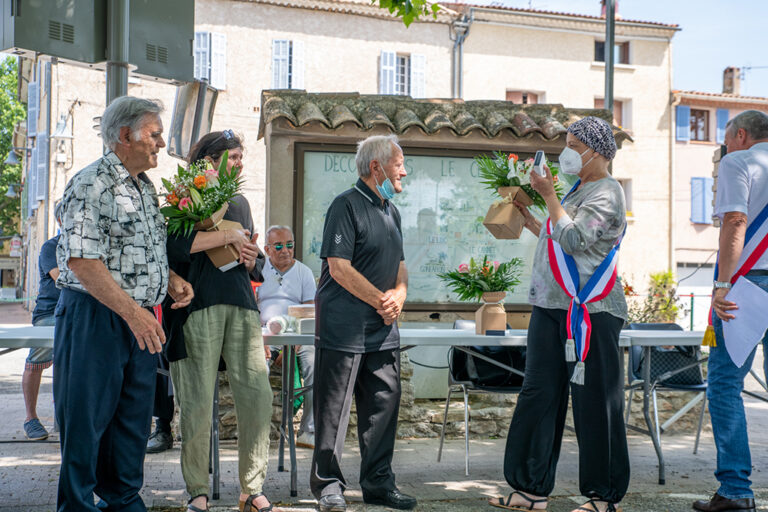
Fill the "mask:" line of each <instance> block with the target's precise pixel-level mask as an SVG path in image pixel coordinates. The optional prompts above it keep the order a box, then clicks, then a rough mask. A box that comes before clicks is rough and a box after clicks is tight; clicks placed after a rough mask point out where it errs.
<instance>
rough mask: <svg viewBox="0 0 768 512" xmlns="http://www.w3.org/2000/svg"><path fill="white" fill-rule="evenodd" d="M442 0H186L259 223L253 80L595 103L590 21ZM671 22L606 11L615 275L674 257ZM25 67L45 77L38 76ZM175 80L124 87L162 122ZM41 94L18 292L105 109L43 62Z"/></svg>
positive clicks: (86, 74) (263, 206)
mask: <svg viewBox="0 0 768 512" xmlns="http://www.w3.org/2000/svg"><path fill="white" fill-rule="evenodd" d="M595 3H596V5H595V10H596V11H597V10H598V9H599V5H598V2H595ZM447 7H448V9H446V10H445V11H444V12H443V13H442V14H440V15H439V16H438V18H437V19H431V18H430V19H428V20H425V21H422V22H417V23H414V24H412V25H411V26H410V27H409V28H406V27H405V26H404V25H403V24H402V21H401V20H399V19H395V18H393V17H391V16H390V15H389V14H388V13H387V12H386V11H384V10H381V9H379V8H377V7H375V6H371V5H370V3H369V2H367V1H364V0H352V1H336V0H322V1H309V0H267V1H264V0H198V1H196V2H195V20H196V37H195V41H194V48H195V56H196V60H195V73H196V76H204V77H205V78H208V79H209V80H210V82H211V83H212V84H213V85H214V86H216V87H217V88H220V92H219V96H218V101H217V105H216V114H215V116H214V121H213V129H214V130H221V129H226V128H231V129H233V130H235V131H236V132H238V133H240V134H242V135H243V137H244V140H245V146H246V153H245V158H244V173H245V177H246V179H245V195H246V197H247V198H248V200H249V202H250V204H251V208H252V211H253V212H254V217H255V218H254V221H255V225H256V226H257V229H258V230H259V231H260V232H261V233H263V232H264V229H265V228H266V227H267V226H268V225H270V224H272V223H274V222H283V219H281V218H277V217H274V216H272V215H271V214H270V209H269V207H268V204H267V203H268V199H267V198H268V197H269V194H270V193H269V191H268V190H267V174H268V173H267V165H268V158H267V155H266V152H265V146H264V144H263V141H260V140H258V127H259V122H260V116H261V112H260V109H261V104H260V100H261V93H262V91H263V90H267V89H284V88H293V89H305V90H307V91H308V92H311V93H338V92H358V93H360V94H405V95H410V96H412V97H414V98H417V97H418V98H451V97H452V96H458V95H459V93H461V96H462V98H463V99H464V100H481V99H491V100H505V99H508V100H510V101H514V102H516V103H534V102H535V103H552V104H560V105H562V106H563V107H565V108H568V109H578V108H590V109H591V108H595V107H601V103H600V101H601V100H602V97H603V88H604V63H603V62H601V54H600V51H601V49H600V45H601V43H602V41H603V36H604V30H605V24H604V19H601V18H599V17H598V16H587V15H563V14H556V13H547V12H541V11H529V10H524V9H503V8H492V9H478V8H473V9H470V8H469V7H466V6H462V5H454V4H450V5H448V6H447ZM676 31H677V28H676V26H671V25H664V24H659V23H652V22H634V21H628V20H620V21H618V22H617V27H616V40H617V54H618V57H617V59H618V60H619V62H618V63H617V65H616V75H615V92H614V96H615V98H616V99H617V100H618V101H617V111H616V114H615V115H614V120H615V124H620V125H621V127H622V128H623V130H624V131H626V132H627V133H629V134H630V135H631V136H632V138H633V139H634V141H633V142H630V141H628V142H625V143H624V145H623V149H621V150H620V151H619V153H618V156H617V158H616V161H615V163H614V166H613V169H614V171H613V172H614V175H615V176H616V178H618V179H619V180H621V181H622V183H623V184H624V185H625V188H626V190H627V194H628V198H627V199H628V209H629V210H631V213H632V220H631V221H630V226H629V231H628V236H627V239H626V242H625V244H624V245H623V247H622V262H621V266H622V269H621V272H622V274H625V275H628V276H629V275H634V276H636V279H637V280H640V279H643V277H642V276H645V275H647V274H648V273H650V272H657V271H660V270H666V269H668V268H674V265H675V254H674V250H673V247H674V244H675V241H674V233H673V232H672V230H671V228H669V226H671V224H672V223H671V220H672V219H673V218H675V213H674V208H675V205H676V202H675V197H674V192H675V187H672V186H671V181H670V180H671V179H672V175H673V173H672V165H671V162H672V157H673V150H674V148H673V147H672V135H671V134H672V132H673V129H674V118H673V116H672V106H671V105H670V101H669V91H670V89H671V83H672V71H671V70H672V43H671V41H672V39H673V37H674V34H675V33H676ZM603 46H604V45H603ZM39 60H40V61H42V62H45V61H47V60H48V59H46V58H45V57H40V59H39ZM31 78H32V79H33V80H34V79H35V78H36V77H35V76H32V77H31ZM37 78H42V82H45V77H44V76H40V77H37ZM43 87H44V86H43ZM175 91H176V87H175V86H174V85H169V84H164V83H159V82H156V81H152V80H147V79H141V78H135V77H134V78H132V79H131V80H130V82H129V86H128V93H129V94H131V95H136V96H142V97H148V98H158V99H160V100H161V101H162V102H163V103H164V104H165V106H166V108H167V109H168V110H167V111H166V113H165V114H164V115H163V121H164V123H165V124H166V128H167V126H168V124H169V123H170V118H171V110H172V108H173V102H174V95H175ZM50 98H51V101H50V105H51V106H50V115H49V116H48V117H49V119H50V121H45V122H44V123H42V126H41V127H39V128H38V132H43V131H46V132H47V133H48V134H51V133H53V132H54V131H56V128H57V122H58V121H59V120H60V119H62V116H63V119H65V120H66V127H67V129H69V128H72V133H73V136H74V138H73V139H58V140H53V141H51V142H50V146H49V151H48V155H49V173H48V176H49V178H48V182H49V184H48V191H47V204H46V201H43V200H38V199H35V201H34V202H36V203H37V204H36V205H34V206H35V207H34V208H28V209H27V212H28V213H31V215H29V216H27V218H26V219H25V220H24V224H25V226H24V227H25V233H26V236H25V254H26V258H25V270H26V272H25V276H26V279H25V296H27V297H31V296H34V295H35V294H36V287H37V279H38V276H37V275H36V267H37V266H36V258H37V252H38V248H39V246H40V245H41V244H42V242H43V241H44V240H45V239H46V238H48V237H50V236H53V235H54V234H55V232H56V226H55V220H54V219H53V203H54V202H55V200H56V199H57V198H59V197H61V194H62V192H63V189H64V185H65V184H66V182H67V181H68V180H69V179H70V178H71V177H72V175H73V174H74V173H75V172H77V170H79V169H81V168H82V167H84V166H85V165H87V164H88V163H90V162H92V161H93V160H95V159H96V158H97V157H98V156H99V155H100V154H101V152H102V147H101V141H100V139H99V138H98V137H97V132H96V131H95V130H94V128H93V127H94V125H97V124H98V119H96V118H98V116H100V115H101V113H102V111H103V109H104V107H105V80H104V73H103V71H100V70H97V69H88V68H84V67H77V66H73V65H71V64H64V63H53V65H52V66H51V73H50ZM457 101H459V100H457ZM414 129H418V128H414ZM30 135H34V134H30ZM28 140H29V144H28V145H32V144H37V142H35V141H36V140H40V137H30V138H29V139H28ZM499 149H503V148H499ZM557 152H558V149H557V148H551V149H548V153H549V155H548V156H549V157H550V158H551V159H555V158H556V156H557ZM178 162H179V161H178V160H176V159H174V158H172V157H170V156H168V155H167V154H163V155H162V156H161V158H160V160H159V167H158V169H155V170H152V171H150V172H149V175H150V177H151V178H152V179H153V180H154V181H155V183H158V184H159V182H160V177H161V176H168V175H169V174H171V173H172V172H173V171H174V169H175V167H176V165H177V163H178ZM294 172H295V170H294ZM278 182H279V180H278ZM27 206H29V205H27ZM649 240H653V241H654V243H653V244H651V243H648V241H649Z"/></svg>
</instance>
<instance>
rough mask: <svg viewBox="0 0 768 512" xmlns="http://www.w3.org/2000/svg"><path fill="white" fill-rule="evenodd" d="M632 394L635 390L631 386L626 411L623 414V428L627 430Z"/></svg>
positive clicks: (633, 394)
mask: <svg viewBox="0 0 768 512" xmlns="http://www.w3.org/2000/svg"><path fill="white" fill-rule="evenodd" d="M634 396H635V390H634V388H633V389H630V390H629V398H628V399H627V411H626V414H624V430H627V425H628V424H629V413H631V412H632V397H634Z"/></svg>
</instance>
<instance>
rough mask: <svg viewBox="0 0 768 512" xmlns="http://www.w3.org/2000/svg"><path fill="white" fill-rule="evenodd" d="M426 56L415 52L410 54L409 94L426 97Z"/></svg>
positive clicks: (415, 96)
mask: <svg viewBox="0 0 768 512" xmlns="http://www.w3.org/2000/svg"><path fill="white" fill-rule="evenodd" d="M426 81H427V57H426V56H425V55H419V54H416V53H413V54H411V96H413V97H414V98H426V97H427V93H426Z"/></svg>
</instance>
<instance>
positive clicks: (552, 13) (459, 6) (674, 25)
mask: <svg viewBox="0 0 768 512" xmlns="http://www.w3.org/2000/svg"><path fill="white" fill-rule="evenodd" d="M440 5H442V6H446V7H448V8H450V9H454V10H457V11H458V10H461V9H462V7H482V8H484V9H498V10H500V11H510V12H520V13H530V14H543V15H550V16H565V17H569V18H582V19H588V20H605V17H604V16H594V15H590V14H576V13H572V12H558V11H546V10H542V9H524V8H520V7H507V6H502V5H479V4H472V3H464V2H445V3H443V2H441V3H440ZM621 23H639V24H641V25H650V26H654V27H665V28H674V29H676V28H678V27H679V25H678V24H677V23H660V22H657V21H642V20H628V19H624V18H616V24H621Z"/></svg>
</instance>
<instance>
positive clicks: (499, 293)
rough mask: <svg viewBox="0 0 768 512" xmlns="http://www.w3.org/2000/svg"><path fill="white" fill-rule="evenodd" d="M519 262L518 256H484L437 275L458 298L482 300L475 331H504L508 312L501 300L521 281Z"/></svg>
mask: <svg viewBox="0 0 768 512" xmlns="http://www.w3.org/2000/svg"><path fill="white" fill-rule="evenodd" d="M522 264H523V260H521V259H520V258H512V259H511V260H509V261H506V262H503V263H500V262H498V261H490V260H489V259H488V256H483V261H482V262H480V263H478V262H476V261H475V259H474V258H470V259H469V263H462V264H461V265H459V267H458V268H457V269H456V270H451V271H449V272H444V273H441V274H437V276H438V277H439V278H440V279H442V280H443V281H445V283H446V284H447V285H448V287H449V288H450V289H451V291H452V292H453V293H455V294H456V295H458V296H459V299H460V300H463V301H473V300H481V301H483V302H484V303H485V304H483V305H482V306H481V307H480V309H478V310H477V312H476V313H475V327H476V331H475V332H477V334H486V333H487V331H504V330H505V328H506V326H507V314H506V312H505V311H504V306H503V304H502V303H503V300H504V297H505V295H506V294H507V292H510V291H512V290H514V289H515V287H516V286H517V285H518V284H520V272H521V267H522Z"/></svg>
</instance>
